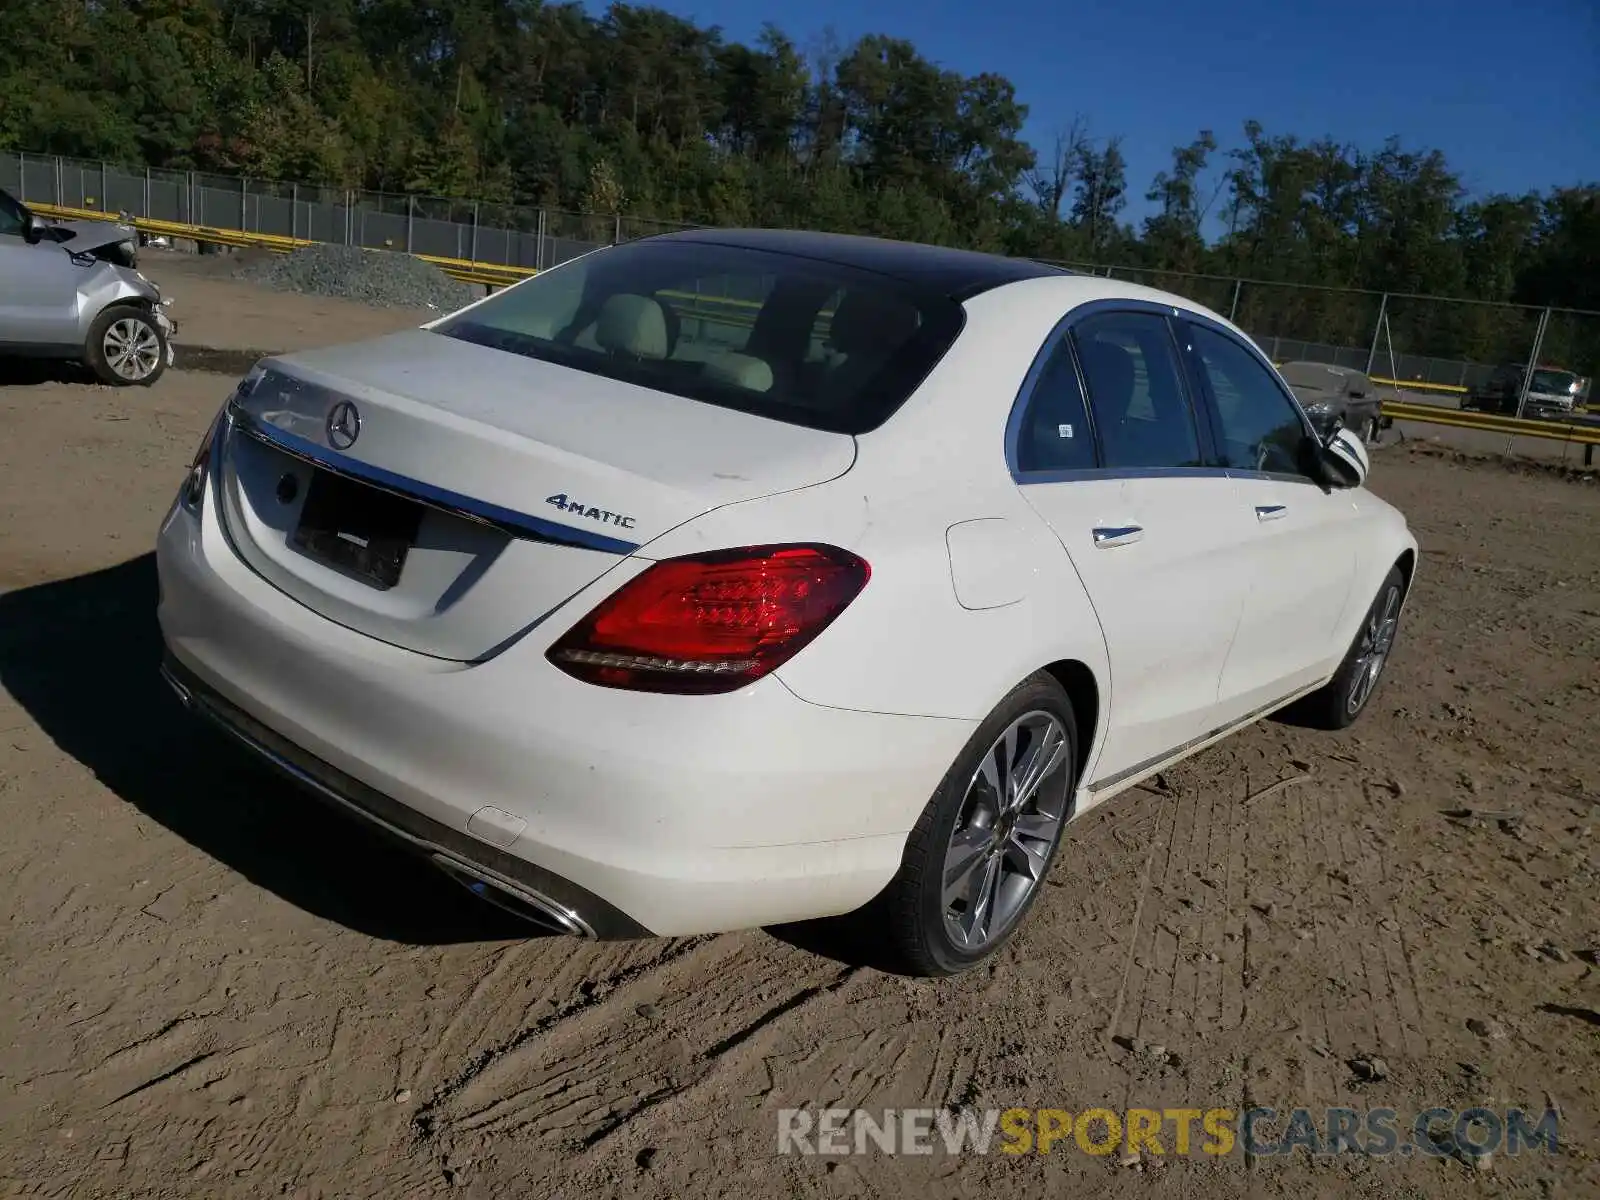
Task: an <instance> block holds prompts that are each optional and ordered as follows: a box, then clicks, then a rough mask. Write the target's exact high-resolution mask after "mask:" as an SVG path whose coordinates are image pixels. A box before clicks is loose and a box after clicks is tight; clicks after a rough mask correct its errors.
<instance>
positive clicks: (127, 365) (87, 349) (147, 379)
mask: <svg viewBox="0 0 1600 1200" xmlns="http://www.w3.org/2000/svg"><path fill="white" fill-rule="evenodd" d="M114 331H115V333H114ZM108 339H110V340H111V341H113V342H120V344H123V345H127V346H129V347H130V353H129V355H128V356H124V357H118V356H114V355H113V354H112V353H110V352H109V349H108V346H109V343H108ZM152 347H153V353H154V356H155V362H154V364H153V365H147V364H148V357H149V353H148V352H149V351H150V349H151V348H152ZM83 361H84V365H85V366H87V367H88V368H89V370H91V371H93V372H94V374H95V378H97V379H98V380H100V382H101V383H107V384H110V385H111V386H112V387H135V386H137V387H149V386H150V385H151V384H152V383H154V382H155V381H156V380H158V379H160V378H161V376H162V375H163V374H165V373H166V369H167V335H166V334H164V333H162V332H161V325H160V324H159V323H158V322H157V321H156V318H155V314H154V313H152V312H150V311H149V310H148V309H143V308H137V307H135V306H133V305H126V304H122V305H113V306H112V307H111V308H108V309H106V310H105V312H103V313H101V314H100V315H99V316H98V317H96V318H95V319H94V323H93V324H92V325H90V326H89V336H88V337H87V338H86V339H85V340H84V344H83Z"/></svg>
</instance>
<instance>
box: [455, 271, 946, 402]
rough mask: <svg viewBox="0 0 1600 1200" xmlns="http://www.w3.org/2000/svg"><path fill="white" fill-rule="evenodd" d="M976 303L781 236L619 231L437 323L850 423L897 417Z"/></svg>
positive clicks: (676, 387)
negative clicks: (772, 245) (737, 239)
mask: <svg viewBox="0 0 1600 1200" xmlns="http://www.w3.org/2000/svg"><path fill="white" fill-rule="evenodd" d="M962 321H963V312H962V309H961V306H960V305H959V304H958V303H956V302H955V301H954V300H951V299H950V298H948V297H946V296H942V295H938V294H933V293H928V292H926V291H919V290H918V289H915V288H912V287H910V286H909V285H905V284H901V283H899V282H898V281H896V280H893V279H889V278H887V277H885V276H882V275H877V274H874V273H872V272H867V271H859V270H856V269H854V268H851V267H846V266H842V265H839V264H836V263H831V262H821V261H817V260H814V259H809V258H799V257H795V256H792V255H788V254H778V253H773V252H771V251H766V250H749V249H744V248H741V247H731V246H717V245H708V244H705V243H686V242H670V241H643V242H635V243H629V244H625V245H621V246H614V247H611V248H609V249H605V250H599V251H596V252H594V253H592V254H588V255H585V256H584V257H582V258H579V259H575V260H574V261H572V262H570V263H566V264H564V265H562V266H561V267H558V268H555V269H554V270H551V271H547V272H545V273H544V274H541V275H537V276H535V277H534V278H532V279H530V280H528V281H527V282H525V283H520V284H518V285H517V286H516V287H514V288H509V289H507V290H506V291H504V292H501V293H500V294H499V295H497V296H493V297H491V298H490V299H488V300H486V301H484V302H483V303H481V304H479V305H478V306H476V307H475V308H472V309H470V310H468V311H465V312H462V313H458V314H456V315H455V316H453V317H450V318H447V319H446V320H445V321H443V322H441V323H440V324H439V325H437V326H435V327H434V328H435V331H436V332H439V333H443V334H445V335H446V336H448V337H453V338H459V339H461V340H463V341H468V342H476V343H478V344H479V345H484V346H492V347H494V348H495V349H498V350H505V351H508V352H510V353H512V354H520V355H523V356H525V357H527V358H536V359H540V360H542V361H545V362H552V363H559V364H561V365H562V366H566V367H571V368H573V369H575V370H579V371H587V372H589V373H591V374H595V375H604V376H607V377H608V378H612V379H619V380H623V381H625V382H628V383H635V384H639V385H641V386H643V387H648V388H654V389H656V390H658V391H663V392H671V393H673V394H675V395H679V396H687V397H689V398H690V399H693V400H700V401H703V402H705V403H707V404H717V405H721V406H723V407H726V408H736V409H740V410H742V411H745V412H751V413H756V414H758V415H760V416H764V417H771V418H773V419H775V420H779V421H786V422H789V423H791V424H795V425H804V426H807V427H809V428H812V429H824V430H831V431H834V432H837V433H851V434H855V433H865V432H866V431H867V430H869V429H874V428H876V427H877V426H878V425H880V424H882V423H883V422H884V421H886V420H887V419H888V418H889V416H890V414H892V413H893V412H894V410H895V409H897V408H898V407H899V406H900V405H901V404H902V403H903V402H904V401H905V399H906V397H907V396H909V395H910V394H911V393H912V392H913V391H914V390H915V389H916V387H917V385H918V384H919V383H921V382H922V380H923V378H924V377H925V376H926V375H927V373H928V372H929V371H930V370H931V369H932V368H933V366H934V364H935V363H937V362H938V361H939V359H940V358H941V357H942V356H943V354H944V353H945V351H946V350H948V349H949V347H950V344H951V343H952V342H953V341H954V340H955V337H956V335H957V334H958V333H959V332H960V331H961V325H962Z"/></svg>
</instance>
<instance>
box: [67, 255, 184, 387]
mask: <svg viewBox="0 0 1600 1200" xmlns="http://www.w3.org/2000/svg"><path fill="white" fill-rule="evenodd" d="M77 293H78V312H77V334H78V336H77V339H76V340H77V341H78V342H80V343H81V342H82V341H83V340H84V339H85V338H87V337H88V336H89V328H90V326H92V325H93V324H94V320H95V318H96V317H98V316H99V315H100V314H101V313H103V312H104V311H105V310H106V309H108V308H110V307H111V306H112V305H114V304H121V305H129V304H131V305H133V306H135V307H137V308H142V309H145V310H146V311H148V312H149V313H150V314H151V315H152V316H153V317H154V318H155V320H156V324H157V325H159V326H160V327H161V332H162V334H163V336H164V337H165V338H166V340H167V349H166V355H167V366H169V367H170V366H171V365H172V362H173V349H172V337H173V335H174V334H175V333H177V332H178V325H177V322H176V321H174V320H173V319H172V315H171V313H170V312H169V311H168V310H169V309H170V308H171V307H172V301H171V299H170V298H168V297H165V296H163V295H162V294H161V288H160V287H158V286H157V285H156V283H155V282H154V281H153V280H151V279H147V278H145V276H144V275H143V274H142V273H141V272H139V271H137V270H134V269H131V268H129V267H121V266H117V265H116V264H114V263H109V262H104V261H97V262H96V263H95V264H94V265H93V266H89V267H85V268H84V272H83V276H82V278H81V279H80V280H79V281H78V288H77Z"/></svg>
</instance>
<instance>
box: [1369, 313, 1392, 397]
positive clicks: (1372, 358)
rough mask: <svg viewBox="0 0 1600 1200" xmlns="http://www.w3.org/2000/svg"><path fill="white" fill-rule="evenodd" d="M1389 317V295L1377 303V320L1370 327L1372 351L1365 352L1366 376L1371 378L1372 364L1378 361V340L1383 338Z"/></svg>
mask: <svg viewBox="0 0 1600 1200" xmlns="http://www.w3.org/2000/svg"><path fill="white" fill-rule="evenodd" d="M1388 315H1389V293H1388V292H1385V293H1384V294H1383V299H1382V300H1380V301H1379V302H1378V320H1377V323H1376V324H1374V325H1373V327H1372V349H1371V350H1369V351H1367V376H1368V378H1371V376H1372V367H1373V364H1374V363H1376V362H1377V361H1378V339H1379V338H1381V337H1382V336H1383V325H1384V320H1385V318H1387V317H1388Z"/></svg>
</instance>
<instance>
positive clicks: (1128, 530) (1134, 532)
mask: <svg viewBox="0 0 1600 1200" xmlns="http://www.w3.org/2000/svg"><path fill="white" fill-rule="evenodd" d="M1142 537H1144V527H1143V526H1140V525H1102V526H1100V527H1099V528H1097V529H1096V530H1095V531H1094V547H1095V549H1096V550H1114V549H1115V548H1116V547H1118V546H1128V545H1132V544H1133V543H1134V542H1137V541H1138V540H1139V539H1140V538H1142Z"/></svg>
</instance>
